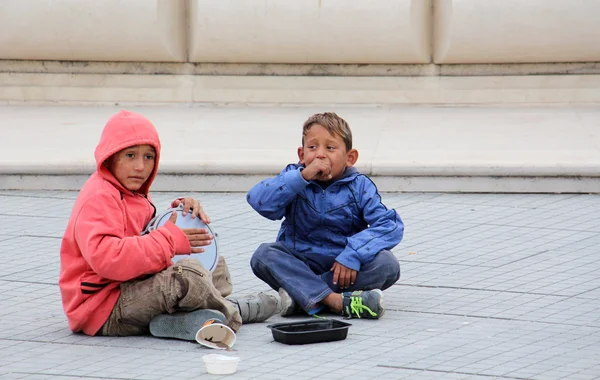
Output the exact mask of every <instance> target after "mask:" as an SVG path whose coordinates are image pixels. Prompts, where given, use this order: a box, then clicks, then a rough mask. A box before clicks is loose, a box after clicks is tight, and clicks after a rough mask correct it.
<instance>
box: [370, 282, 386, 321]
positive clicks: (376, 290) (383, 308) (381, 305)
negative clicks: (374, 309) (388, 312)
mask: <svg viewBox="0 0 600 380" xmlns="http://www.w3.org/2000/svg"><path fill="white" fill-rule="evenodd" d="M372 292H376V293H377V294H379V307H380V308H381V313H380V314H379V316H378V317H377V318H375V319H379V318H381V317H383V315H384V314H385V302H384V301H383V292H382V291H381V289H374V290H372Z"/></svg>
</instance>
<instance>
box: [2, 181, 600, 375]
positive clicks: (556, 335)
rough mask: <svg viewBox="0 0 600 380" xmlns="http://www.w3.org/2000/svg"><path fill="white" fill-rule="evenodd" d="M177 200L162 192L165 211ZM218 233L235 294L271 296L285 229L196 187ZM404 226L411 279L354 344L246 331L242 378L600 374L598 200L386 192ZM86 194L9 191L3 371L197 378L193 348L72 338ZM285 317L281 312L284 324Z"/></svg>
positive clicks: (198, 351)
mask: <svg viewBox="0 0 600 380" xmlns="http://www.w3.org/2000/svg"><path fill="white" fill-rule="evenodd" d="M176 195H180V194H174V193H155V194H153V197H154V201H155V203H156V204H157V205H158V207H166V204H167V202H168V201H170V200H171V199H172V198H174V197H175V196H176ZM193 195H194V196H197V197H198V198H200V200H201V201H202V203H203V204H204V208H205V209H206V210H207V212H208V213H209V214H210V216H211V218H212V219H213V227H214V229H215V231H216V232H217V233H218V234H219V243H220V247H221V253H222V254H224V255H225V256H226V257H227V259H228V262H229V265H230V269H231V271H232V274H233V280H234V291H235V293H238V294H244V293H247V292H255V291H260V290H266V286H265V285H264V284H263V283H261V281H259V280H258V279H256V278H255V277H254V276H253V275H252V273H251V271H250V269H249V266H248V262H249V259H250V255H251V254H252V252H253V250H254V249H255V248H256V247H257V246H258V244H259V243H261V242H264V241H272V240H273V239H274V237H275V233H276V231H277V229H278V223H277V222H271V221H268V220H265V219H263V218H261V217H260V216H259V215H258V214H256V213H255V212H254V211H253V210H251V209H250V207H249V206H248V205H247V204H246V202H245V197H244V194H241V193H219V194H217V193H203V194H193ZM383 196H384V201H385V203H386V204H387V205H388V206H389V207H394V208H396V209H397V210H398V211H399V213H400V215H401V216H402V218H403V220H404V222H405V224H406V234H405V239H404V240H403V241H402V243H400V245H399V246H398V247H396V249H395V250H394V252H395V254H396V256H397V257H398V259H399V260H400V262H401V267H402V278H401V279H400V281H399V282H398V283H397V284H396V285H395V286H393V287H392V288H391V289H389V290H387V291H386V292H385V299H386V304H387V313H386V315H385V316H384V318H383V319H381V320H379V321H372V320H369V321H364V320H352V321H350V322H351V323H352V324H353V326H352V327H351V328H350V331H349V335H348V338H347V339H346V340H344V341H340V342H332V343H320V344H313V345H302V346H287V345H283V344H279V343H276V342H274V341H273V339H272V336H271V332H270V330H269V329H267V328H266V327H265V326H266V323H264V324H254V325H247V326H244V327H243V328H242V329H241V331H240V332H239V334H238V340H237V342H236V345H235V346H234V349H235V352H233V354H235V355H239V356H240V357H241V359H242V360H241V362H240V365H239V368H238V372H237V373H236V374H235V375H232V376H231V378H236V379H317V378H320V379H348V378H353V379H366V378H378V379H379V378H381V379H407V378H408V379H477V380H488V379H494V378H495V379H573V380H580V379H581V380H583V379H597V378H600V196H597V195H519V194H514V195H503V194H487V195H483V194H478V195H476V194H416V193H386V194H384V195H383ZM75 197H76V193H75V192H50V191H39V192H23V191H0V226H1V228H0V260H1V261H2V264H1V265H0V378H2V379H63V380H70V379H147V380H150V379H165V378H169V379H196V378H219V377H218V376H213V375H208V374H206V371H205V368H204V365H203V364H202V360H201V358H202V356H203V355H205V354H208V353H214V352H213V351H211V350H209V349H206V348H203V347H201V346H199V345H198V344H195V343H188V342H180V341H172V340H161V339H155V338H152V337H130V338H104V337H87V336H84V335H79V334H72V333H71V332H70V331H69V330H68V328H67V323H66V320H65V317H64V315H63V312H62V308H61V304H60V296H59V292H58V286H57V284H56V283H57V275H58V268H59V262H58V251H59V245H60V237H61V234H62V232H63V229H64V227H65V225H66V222H67V218H68V215H69V213H70V208H71V206H72V203H73V201H74V199H75ZM282 320H284V319H283V318H281V317H277V318H273V319H272V320H271V322H277V321H282Z"/></svg>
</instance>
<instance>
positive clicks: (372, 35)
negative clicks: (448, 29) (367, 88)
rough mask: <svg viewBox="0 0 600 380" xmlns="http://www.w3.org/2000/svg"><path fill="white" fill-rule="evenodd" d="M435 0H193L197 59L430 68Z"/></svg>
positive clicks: (194, 59) (193, 49)
mask: <svg viewBox="0 0 600 380" xmlns="http://www.w3.org/2000/svg"><path fill="white" fill-rule="evenodd" d="M430 4H431V3H430V0H371V1H362V0H326V1H321V0H319V1H263V0H245V1H239V0H219V1H214V0H191V4H190V42H189V55H190V57H189V59H190V61H191V62H239V63H245V62H258V63H371V64H373V63H428V62H430V61H431V52H430V45H431V42H430V28H431V26H430V25H431V24H430V22H431V21H430V19H431V5H430Z"/></svg>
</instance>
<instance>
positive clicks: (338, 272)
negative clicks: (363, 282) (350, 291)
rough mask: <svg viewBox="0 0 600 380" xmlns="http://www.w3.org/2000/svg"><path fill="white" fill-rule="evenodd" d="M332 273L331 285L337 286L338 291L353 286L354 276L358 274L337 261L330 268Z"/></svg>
mask: <svg viewBox="0 0 600 380" xmlns="http://www.w3.org/2000/svg"><path fill="white" fill-rule="evenodd" d="M331 271H332V272H333V283H334V284H339V285H338V286H339V287H340V289H346V288H349V287H350V286H352V285H354V282H356V274H357V273H358V272H357V271H355V270H354V269H350V268H348V267H347V266H344V265H342V264H340V263H338V262H337V261H336V262H335V263H334V264H333V266H332V267H331Z"/></svg>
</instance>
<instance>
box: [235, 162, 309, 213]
mask: <svg viewBox="0 0 600 380" xmlns="http://www.w3.org/2000/svg"><path fill="white" fill-rule="evenodd" d="M302 169H303V168H302V167H298V166H297V165H294V164H290V165H288V166H287V167H286V168H285V169H283V171H282V172H281V173H279V175H278V176H276V177H272V178H268V179H265V180H264V181H261V182H259V183H257V184H256V185H254V187H252V189H250V191H249V192H248V195H247V196H246V200H247V201H248V203H249V204H250V206H252V208H253V209H254V210H256V211H257V212H258V213H259V214H260V215H262V216H264V217H265V218H268V219H271V220H278V219H281V218H283V217H284V215H285V210H286V207H287V206H288V205H289V204H290V203H291V202H292V201H293V200H294V198H296V195H298V193H299V192H301V191H302V190H304V188H305V187H306V186H307V185H308V182H307V181H306V180H304V178H302V174H301V173H300V172H301V171H302Z"/></svg>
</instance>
